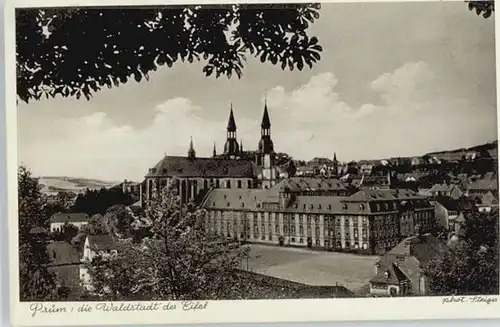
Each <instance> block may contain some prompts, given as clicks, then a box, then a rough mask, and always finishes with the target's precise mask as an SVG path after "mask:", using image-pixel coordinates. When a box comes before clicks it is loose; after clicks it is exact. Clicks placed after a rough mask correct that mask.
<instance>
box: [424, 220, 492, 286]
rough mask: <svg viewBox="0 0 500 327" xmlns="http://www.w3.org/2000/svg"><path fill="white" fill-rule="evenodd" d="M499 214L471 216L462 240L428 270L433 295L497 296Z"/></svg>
mask: <svg viewBox="0 0 500 327" xmlns="http://www.w3.org/2000/svg"><path fill="white" fill-rule="evenodd" d="M497 233H498V213H496V214H495V213H492V214H481V213H478V212H476V213H474V214H472V215H470V216H468V218H467V221H466V224H465V226H464V232H463V240H462V241H461V242H460V243H459V244H458V245H457V246H456V247H454V248H451V249H450V251H449V253H447V254H446V255H445V256H444V258H443V259H441V260H433V261H431V262H430V263H429V265H428V267H426V269H425V275H426V276H427V277H428V278H429V283H430V285H429V287H430V290H431V292H432V293H434V294H443V295H444V294H460V295H479V294H481V295H485V294H498V291H499V289H498V273H499V271H498V264H499V263H498V234H497Z"/></svg>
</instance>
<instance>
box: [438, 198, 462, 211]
mask: <svg viewBox="0 0 500 327" xmlns="http://www.w3.org/2000/svg"><path fill="white" fill-rule="evenodd" d="M436 201H437V202H438V203H439V204H440V205H442V206H443V207H445V208H446V210H451V211H457V210H458V200H456V199H453V198H450V197H449V196H439V197H436Z"/></svg>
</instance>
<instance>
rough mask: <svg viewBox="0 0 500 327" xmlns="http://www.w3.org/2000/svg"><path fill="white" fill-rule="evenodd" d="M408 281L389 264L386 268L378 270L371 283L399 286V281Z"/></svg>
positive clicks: (396, 267) (394, 265) (394, 266)
mask: <svg viewBox="0 0 500 327" xmlns="http://www.w3.org/2000/svg"><path fill="white" fill-rule="evenodd" d="M406 279H408V277H406V276H405V274H404V273H403V272H402V271H401V270H400V268H399V267H398V266H397V265H396V264H394V263H393V264H389V265H388V266H387V267H384V268H382V269H379V270H378V273H377V275H375V277H373V278H372V279H371V280H370V282H371V283H380V284H390V285H399V284H400V282H401V281H403V280H406Z"/></svg>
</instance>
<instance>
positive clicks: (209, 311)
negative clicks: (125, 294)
mask: <svg viewBox="0 0 500 327" xmlns="http://www.w3.org/2000/svg"><path fill="white" fill-rule="evenodd" d="M402 1H408V2H410V1H412V0H400V1H399V2H402ZM421 1H422V0H421ZM423 1H426V2H427V1H434V0H423ZM452 1H456V0H452ZM458 1H460V2H463V1H461V0H458ZM200 2H203V4H218V3H236V2H243V1H234V0H233V1H227V0H226V1H224V0H218V1H213V0H208V1H196V0H184V1H179V0H168V1H161V2H160V1H158V0H141V5H165V4H199V3H200ZM244 2H246V3H259V2H260V3H265V2H267V3H269V2H272V3H287V2H290V1H287V0H276V1H257V0H247V1H244ZM293 2H310V1H304V0H296V1H293ZM322 2H323V3H325V2H328V3H330V2H391V1H390V0H384V1H373V0H365V1H358V0H343V1H338V0H326V1H322ZM82 5H83V6H106V5H109V6H118V5H120V6H123V5H138V2H137V1H134V0H105V1H97V0H93V1H86V2H85V3H83V2H82V1H74V0H73V1H72V0H44V1H43V2H41V1H39V0H7V1H6V3H5V62H6V67H5V68H6V69H5V73H6V76H5V86H6V101H7V102H6V110H5V112H6V136H7V142H6V143H7V145H6V150H7V153H6V158H7V213H8V235H9V239H8V244H9V247H8V251H9V261H8V267H9V282H10V283H9V284H10V285H9V286H10V312H11V318H12V324H13V325H14V326H56V325H65V326H69V325H108V324H119V325H123V324H134V325H142V324H179V323H255V322H261V323H264V322H269V323H271V322H321V321H352V320H355V321H366V320H416V319H418V320H422V319H481V318H500V296H489V297H487V298H488V299H490V300H491V301H493V302H492V303H490V304H486V303H484V302H471V301H472V300H471V299H472V297H464V299H465V302H467V303H464V302H463V301H462V300H461V298H462V297H457V298H454V299H452V300H456V302H454V303H447V304H445V303H443V302H444V300H445V299H448V300H450V299H451V298H449V297H448V298H444V297H407V298H352V299H321V300H319V299H318V300H258V301H256V300H251V301H243V300H240V301H209V302H208V305H207V307H206V309H204V310H198V311H185V310H183V308H182V303H180V302H166V301H163V302H159V303H160V306H163V305H165V304H167V303H171V304H173V303H175V304H176V306H177V308H176V309H175V310H167V311H163V310H159V311H155V312H152V311H148V312H141V311H113V312H102V311H98V310H96V304H97V303H99V302H45V303H44V305H45V306H46V307H49V308H50V307H52V305H54V307H56V308H65V310H66V312H60V313H52V314H43V313H40V312H38V313H36V314H35V315H34V316H33V314H32V313H33V310H31V309H32V308H33V307H32V306H33V305H34V304H36V303H32V302H20V301H19V259H18V245H17V244H18V232H17V230H18V219H17V210H18V208H17V206H18V200H17V166H18V162H17V135H18V134H17V112H16V90H15V89H16V84H15V74H16V68H15V65H14V63H15V60H16V57H15V31H14V27H15V18H14V7H50V6H82ZM465 5H466V4H465V3H464V6H465ZM465 10H467V9H466V8H465ZM472 14H473V13H472ZM493 19H494V18H493ZM495 25H496V26H495V29H496V31H495V32H496V33H495V34H496V35H497V37H496V40H495V41H496V42H495V43H496V48H497V49H498V45H499V41H498V35H499V34H500V28H499V27H498V25H497V24H495ZM499 59H500V53H499V51H497V53H496V61H497V62H498V61H499ZM499 76H500V75H499V71H498V69H497V80H498V78H499ZM499 89H500V88H499V85H498V83H497V108H498V107H499V103H500V99H499V97H498V94H499V92H498V90H499ZM497 121H498V126H500V119H499V115H498V114H497ZM485 298H486V297H485ZM103 303H106V302H103ZM107 303H110V302H107ZM113 303H114V304H117V305H119V304H120V302H113ZM127 303H129V302H127ZM135 303H137V302H135ZM141 303H143V304H149V303H152V301H145V302H141ZM83 305H88V306H91V307H93V308H94V309H93V310H92V312H79V311H78V308H80V307H81V306H83ZM72 308H73V309H72Z"/></svg>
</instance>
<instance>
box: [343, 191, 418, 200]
mask: <svg viewBox="0 0 500 327" xmlns="http://www.w3.org/2000/svg"><path fill="white" fill-rule="evenodd" d="M374 200H427V197H425V196H423V195H420V194H418V193H416V192H414V191H412V190H408V189H399V190H398V189H389V190H377V189H366V190H361V191H358V192H356V193H354V194H353V195H351V196H350V197H348V198H347V201H349V202H358V201H361V202H365V201H374Z"/></svg>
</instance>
